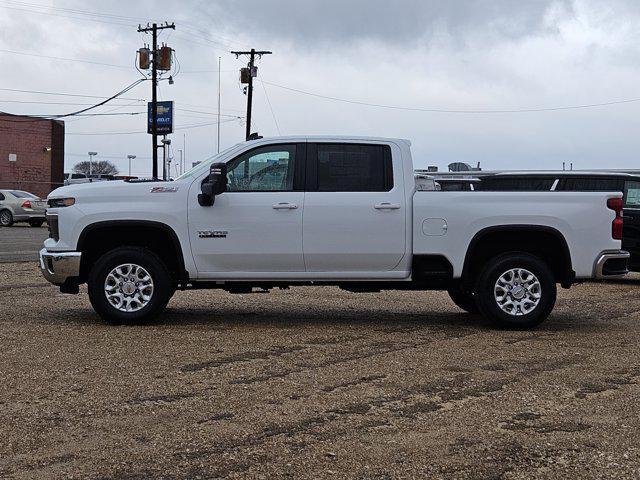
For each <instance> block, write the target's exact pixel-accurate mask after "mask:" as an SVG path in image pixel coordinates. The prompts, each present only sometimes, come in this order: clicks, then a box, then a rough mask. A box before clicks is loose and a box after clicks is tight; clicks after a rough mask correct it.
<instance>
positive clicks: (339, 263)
mask: <svg viewBox="0 0 640 480" xmlns="http://www.w3.org/2000/svg"><path fill="white" fill-rule="evenodd" d="M307 151H308V156H307V176H306V178H307V181H306V193H305V205H304V219H303V252H304V261H305V267H306V271H307V272H324V273H326V274H327V277H335V278H340V277H346V276H352V277H357V276H358V272H360V273H361V276H369V274H373V276H380V277H387V276H391V275H388V274H387V273H388V272H391V271H393V270H394V269H395V268H396V267H397V266H398V264H399V263H400V261H401V260H402V258H403V256H404V254H405V251H406V242H407V240H406V230H405V222H406V218H405V217H406V216H405V213H406V212H405V210H406V200H405V194H404V188H403V181H402V179H403V175H402V162H401V161H400V159H398V161H395V162H394V161H392V152H391V147H390V146H389V145H384V144H375V143H372V144H362V143H309V144H308V150H307ZM365 272H367V273H365Z"/></svg>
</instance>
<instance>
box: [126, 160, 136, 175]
mask: <svg viewBox="0 0 640 480" xmlns="http://www.w3.org/2000/svg"><path fill="white" fill-rule="evenodd" d="M127 158H128V159H129V176H131V160H133V159H134V158H136V156H135V155H127Z"/></svg>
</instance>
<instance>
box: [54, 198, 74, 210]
mask: <svg viewBox="0 0 640 480" xmlns="http://www.w3.org/2000/svg"><path fill="white" fill-rule="evenodd" d="M75 203H76V199H75V198H71V197H68V198H51V199H49V208H62V207H70V206H71V205H73V204H75Z"/></svg>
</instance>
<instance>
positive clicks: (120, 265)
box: [87, 247, 173, 324]
mask: <svg viewBox="0 0 640 480" xmlns="http://www.w3.org/2000/svg"><path fill="white" fill-rule="evenodd" d="M87 284H88V289H89V300H90V301H91V305H93V308H94V309H95V311H96V312H97V313H98V315H100V316H101V317H102V318H103V319H104V320H106V321H107V322H109V323H114V324H122V323H129V324H135V323H145V322H148V321H151V320H153V319H154V318H156V317H157V316H158V315H159V314H160V313H162V311H163V310H164V308H165V307H166V305H167V303H168V301H169V299H170V298H171V294H172V293H173V284H172V282H171V276H170V274H169V272H168V270H167V267H166V266H165V265H164V263H163V262H162V261H161V260H160V259H159V258H158V257H157V256H156V254H155V253H153V252H151V251H150V250H146V249H144V248H137V247H135V248H134V247H121V248H116V249H115V250H111V251H110V252H108V253H106V254H104V255H103V256H102V257H100V259H99V260H98V261H97V262H96V263H95V265H94V266H93V268H92V269H91V272H90V273H89V278H88V280H87Z"/></svg>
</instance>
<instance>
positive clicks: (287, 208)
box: [273, 202, 298, 210]
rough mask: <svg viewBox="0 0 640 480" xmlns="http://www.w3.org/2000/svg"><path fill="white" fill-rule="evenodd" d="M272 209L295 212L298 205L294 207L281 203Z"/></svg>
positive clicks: (291, 204) (290, 204)
mask: <svg viewBox="0 0 640 480" xmlns="http://www.w3.org/2000/svg"><path fill="white" fill-rule="evenodd" d="M273 208H274V209H275V210H295V209H296V208H298V205H296V204H295V203H287V202H281V203H276V204H275V205H274V206H273Z"/></svg>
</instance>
